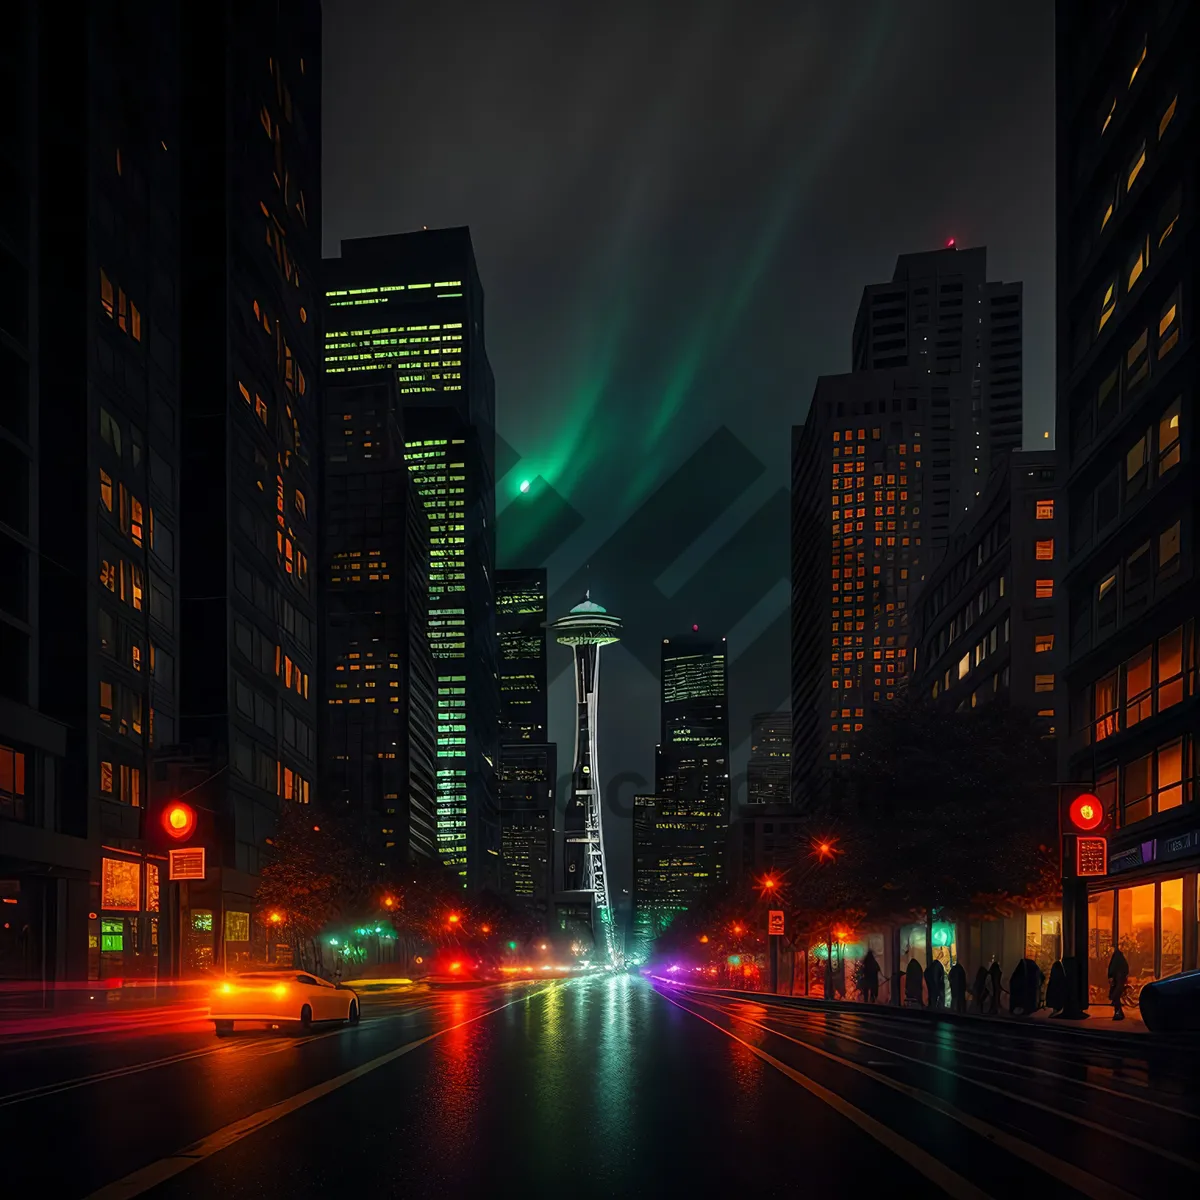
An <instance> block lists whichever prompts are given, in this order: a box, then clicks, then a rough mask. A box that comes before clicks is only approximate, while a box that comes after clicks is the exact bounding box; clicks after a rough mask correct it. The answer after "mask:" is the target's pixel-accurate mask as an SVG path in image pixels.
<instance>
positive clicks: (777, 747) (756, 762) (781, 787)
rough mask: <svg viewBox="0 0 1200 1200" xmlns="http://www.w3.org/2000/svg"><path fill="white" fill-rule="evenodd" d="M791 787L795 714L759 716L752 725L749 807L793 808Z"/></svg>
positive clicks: (747, 791)
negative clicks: (773, 805)
mask: <svg viewBox="0 0 1200 1200" xmlns="http://www.w3.org/2000/svg"><path fill="white" fill-rule="evenodd" d="M791 787H792V714H791V713H790V712H774V713H755V714H754V718H753V720H752V721H751V723H750V760H749V762H748V763H747V764H746V803H747V804H790V803H791Z"/></svg>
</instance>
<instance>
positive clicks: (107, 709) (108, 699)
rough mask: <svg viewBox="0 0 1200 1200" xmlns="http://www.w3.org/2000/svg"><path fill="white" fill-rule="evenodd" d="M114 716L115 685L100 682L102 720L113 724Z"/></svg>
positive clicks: (105, 681)
mask: <svg viewBox="0 0 1200 1200" xmlns="http://www.w3.org/2000/svg"><path fill="white" fill-rule="evenodd" d="M112 716H113V685H112V684H111V683H109V682H108V681H107V680H105V679H102V680H100V720H102V721H104V722H105V723H107V724H112Z"/></svg>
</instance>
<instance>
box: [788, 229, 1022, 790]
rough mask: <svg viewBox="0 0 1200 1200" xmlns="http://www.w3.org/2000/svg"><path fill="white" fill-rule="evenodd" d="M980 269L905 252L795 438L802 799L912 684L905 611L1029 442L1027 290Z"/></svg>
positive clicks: (796, 768) (874, 293)
mask: <svg viewBox="0 0 1200 1200" xmlns="http://www.w3.org/2000/svg"><path fill="white" fill-rule="evenodd" d="M986 268H987V252H986V250H984V249H983V248H977V249H970V250H958V249H956V248H954V246H953V244H951V245H949V246H947V247H946V248H945V249H942V250H935V251H928V252H925V253H921V254H906V255H901V256H900V258H899V259H897V262H896V269H895V271H894V272H893V276H892V281H891V282H890V283H886V284H875V285H872V286H869V287H867V288H866V289H865V290H864V292H863V298H862V302H861V303H860V305H859V310H858V316H857V319H856V320H855V325H854V337H853V342H852V364H853V370H852V373H851V374H849V375H832V376H824V377H822V378H821V379H818V381H817V387H816V391H815V393H814V395H813V400H812V404H811V406H810V408H809V412H808V417H807V419H806V421H805V423H804V425H803V426H802V427H801V426H798V427H796V428H794V429H793V431H792V793H793V796H794V797H796V798H797V799H802V798H805V797H811V796H812V795H815V794H816V793H818V792H819V791H820V790H821V789H822V788H823V787H824V781H825V778H826V777H827V775H828V773H829V770H830V769H831V767H830V764H833V765H834V766H836V764H837V763H838V762H841V761H844V760H846V759H848V758H849V757H850V754H851V750H852V746H853V741H854V736H855V734H857V733H859V732H861V731H862V729H863V728H864V725H865V723H866V722H868V721H869V720H870V714H871V710H872V708H873V707H874V706H876V705H878V704H886V703H888V702H889V701H890V700H893V699H894V698H895V696H896V695H897V694H898V693H899V691H900V690H901V689H902V688H903V687H904V686H905V685H906V683H907V678H908V672H909V668H910V665H911V659H910V648H909V635H908V607H909V601H910V599H911V597H912V595H913V594H914V593H915V590H916V589H917V588H918V587H919V586H920V585H921V584H922V582H923V580H924V579H925V577H926V575H927V574H928V572H929V570H930V569H931V567H932V566H933V565H934V564H935V563H936V562H937V560H938V559H939V558H940V557H941V555H942V554H943V553H944V552H945V550H946V547H947V545H948V543H949V539H950V530H951V528H952V527H953V526H954V525H955V524H957V523H958V522H959V521H960V520H961V519H962V518H963V517H964V516H965V515H966V513H967V512H968V511H969V510H970V508H971V507H972V506H973V505H974V503H975V502H976V500H977V498H978V497H979V496H980V495H981V494H982V492H983V491H984V489H985V487H986V486H987V481H988V479H989V478H990V477H991V474H992V472H993V471H994V470H996V469H1007V468H1006V462H1007V458H1008V456H1009V455H1010V454H1011V453H1012V451H1013V450H1015V449H1017V448H1018V447H1019V446H1020V444H1021V399H1022V381H1021V354H1022V351H1021V285H1020V284H1019V283H994V282H990V281H989V280H988V279H987V274H986ZM827 571H828V572H829V574H826V572H827ZM826 580H828V581H829V582H828V583H826V582H824V581H826Z"/></svg>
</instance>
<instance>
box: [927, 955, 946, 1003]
mask: <svg viewBox="0 0 1200 1200" xmlns="http://www.w3.org/2000/svg"><path fill="white" fill-rule="evenodd" d="M925 986H926V987H927V988H928V989H929V1007H930V1008H945V1007H946V968H945V967H943V966H942V960H941V959H940V958H935V959H934V960H933V962H931V963H930V964H929V966H927V967H926V968H925Z"/></svg>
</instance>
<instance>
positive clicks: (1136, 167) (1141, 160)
mask: <svg viewBox="0 0 1200 1200" xmlns="http://www.w3.org/2000/svg"><path fill="white" fill-rule="evenodd" d="M1145 165H1146V143H1145V142H1142V145H1141V148H1140V149H1139V150H1138V152H1137V153H1136V154H1135V155H1134V156H1133V161H1132V162H1131V163H1130V164H1129V174H1128V175H1127V176H1126V177H1125V190H1126V191H1127V192H1128V191H1129V190H1130V189H1131V188H1132V187H1133V185H1134V182H1135V181H1136V180H1137V177H1138V176H1139V175H1140V174H1141V173H1142V168H1143V167H1144V166H1145Z"/></svg>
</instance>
